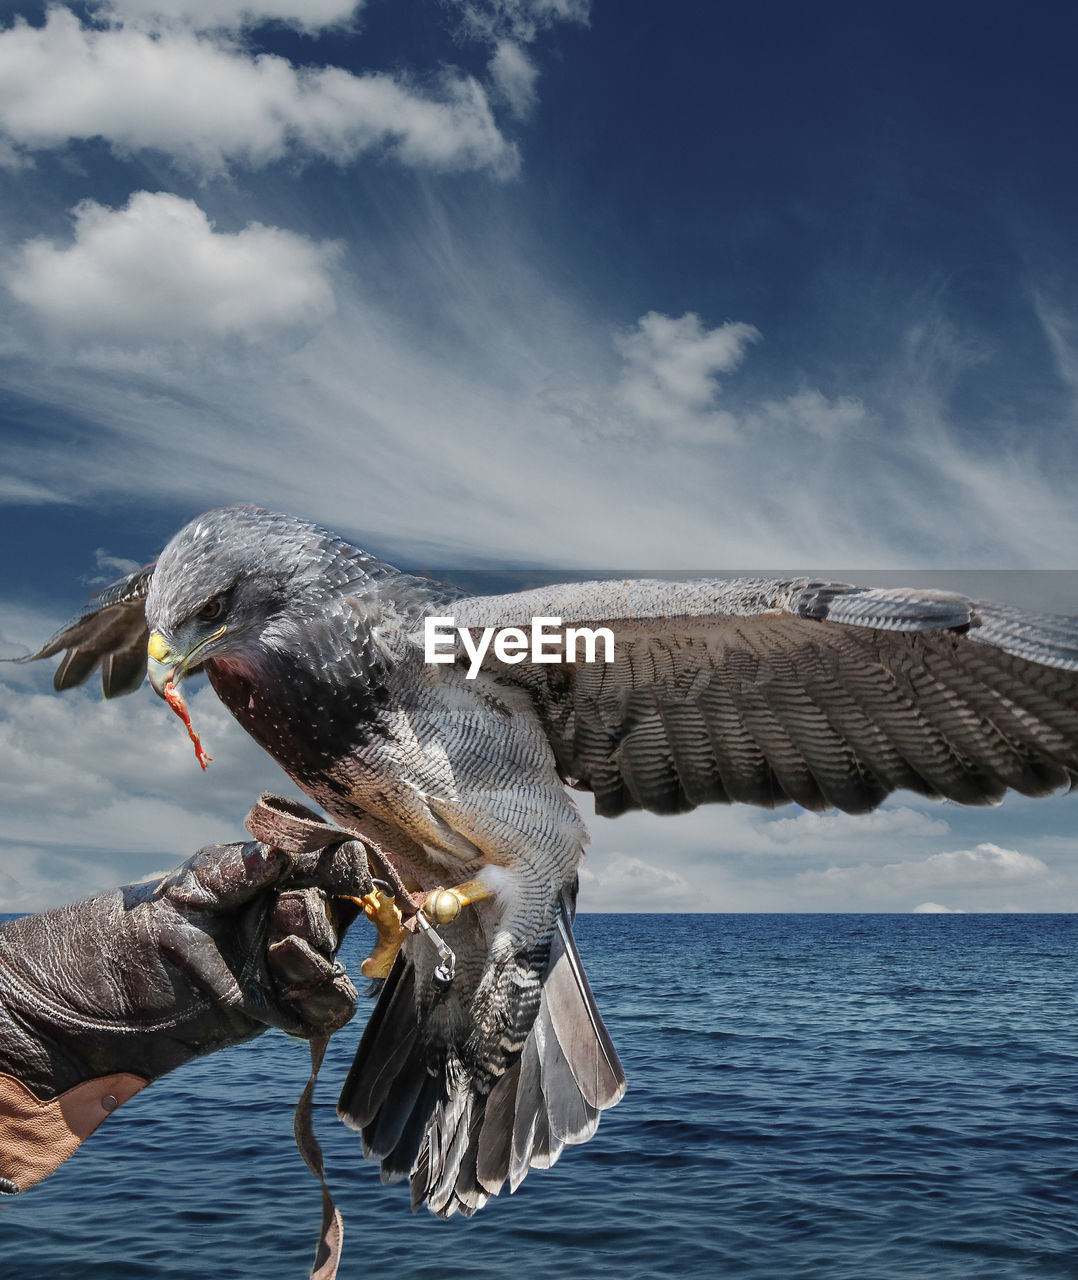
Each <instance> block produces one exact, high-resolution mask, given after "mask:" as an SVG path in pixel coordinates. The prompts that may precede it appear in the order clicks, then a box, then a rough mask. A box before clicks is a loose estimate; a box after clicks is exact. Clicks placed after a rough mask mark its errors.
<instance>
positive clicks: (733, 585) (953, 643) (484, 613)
mask: <svg viewBox="0 0 1078 1280" xmlns="http://www.w3.org/2000/svg"><path fill="white" fill-rule="evenodd" d="M434 615H437V616H447V615H448V616H452V618H453V619H454V621H455V623H456V625H457V626H458V627H461V628H464V629H467V630H468V631H469V633H471V632H475V633H478V632H479V631H481V630H482V629H483V628H487V627H495V628H505V627H518V628H525V629H526V628H527V627H528V626H529V624H530V622H531V620H532V619H533V618H535V617H547V618H549V617H556V618H560V619H562V621H563V623H564V624H565V625H570V624H573V625H577V624H579V625H587V626H589V627H606V628H609V629H610V631H611V633H612V636H613V639H614V652H613V660H612V661H609V662H608V661H600V660H598V654H596V655H594V657H595V660H593V661H576V662H568V661H562V662H551V661H545V662H544V661H537V660H535V655H534V654H533V655H531V656H528V655H525V656H524V657H523V660H507V659H506V657H505V655H504V654H503V655H502V656H499V654H498V653H497V651H496V650H495V649H493V648H492V649H488V651H487V653H486V655H485V657H484V659H483V663H482V668H481V670H479V671H478V673H477V674H476V676H475V678H474V679H471V678H469V671H468V668H469V665H470V661H471V660H470V658H468V657H467V656H466V655H463V654H462V655H461V660H460V661H451V662H448V663H438V664H436V663H432V662H429V661H426V660H425V653H424V641H423V635H424V620H425V619H427V618H430V617H432V616H434ZM147 644H148V648H149V655H150V657H149V672H150V680H151V683H152V684H153V686H154V688H155V689H156V690H157V691H158V692H159V693H166V692H167V691H168V690H169V689H170V688H171V687H173V686H174V684H175V683H178V682H179V681H180V679H181V678H182V677H184V676H185V675H188V674H190V673H191V672H193V671H196V670H201V671H204V672H205V674H206V675H207V676H208V678H209V681H210V683H211V685H212V686H213V688H214V690H215V691H216V693H217V695H218V697H219V698H220V699H221V701H222V702H224V704H225V705H226V707H228V709H229V710H230V711H231V712H232V714H233V715H234V716H235V718H236V719H237V720H238V721H239V722H240V724H241V725H242V726H243V727H244V729H246V730H247V732H248V733H249V734H250V735H251V736H252V737H253V738H254V739H255V740H256V741H257V742H258V743H259V744H260V745H261V746H262V747H264V748H265V749H266V750H267V751H268V752H269V753H270V755H272V756H273V757H274V759H275V760H277V761H278V763H280V764H281V765H282V766H283V767H284V769H285V770H286V771H287V772H288V773H289V774H290V776H291V777H292V778H293V779H294V780H295V782H296V783H297V784H298V785H299V786H300V787H301V788H302V789H303V790H304V791H305V792H306V793H307V794H308V795H309V796H310V797H311V798H313V799H314V800H315V801H316V802H317V803H319V804H320V805H321V806H323V807H324V808H325V809H326V810H327V811H328V812H329V813H330V814H331V815H332V816H333V817H334V818H336V819H337V820H338V821H339V822H340V823H341V824H342V825H345V826H347V827H348V828H350V829H352V830H354V831H357V832H358V833H360V834H361V835H365V836H367V837H368V838H370V839H371V840H373V841H374V842H376V843H377V845H378V846H379V847H380V848H381V849H382V850H383V851H385V853H386V854H387V856H388V857H389V858H391V859H392V861H393V863H394V865H395V867H396V868H397V869H398V871H399V872H400V874H401V875H402V876H403V877H404V879H405V882H406V883H408V884H409V885H410V886H411V887H412V888H413V889H414V890H416V891H428V890H429V891H434V890H438V889H444V888H451V887H452V886H455V885H458V884H461V883H467V884H470V885H472V886H476V885H478V886H479V890H478V892H475V893H473V894H472V895H471V896H470V897H469V896H464V897H462V899H461V900H462V901H466V902H467V903H468V905H466V906H465V907H464V908H463V909H462V910H461V911H460V913H459V915H458V916H457V918H456V919H454V920H452V921H451V922H449V923H446V924H445V925H444V926H440V928H441V934H442V938H443V941H444V943H445V944H447V945H448V946H449V947H450V948H451V950H452V951H453V953H454V954H455V957H456V971H455V973H454V975H453V976H452V980H451V981H446V980H445V978H446V975H445V973H444V972H440V971H439V956H438V952H437V951H436V949H435V948H434V947H432V946H430V945H429V940H427V939H425V938H424V937H423V936H422V931H419V932H417V933H416V934H414V935H409V936H408V937H407V939H406V941H405V942H404V945H403V948H402V950H401V952H400V955H399V956H398V958H397V960H396V963H395V964H394V966H393V968H392V971H391V972H390V974H389V977H388V979H387V980H386V982H385V983H384V985H383V988H382V991H381V994H380V998H379V1002H378V1004H377V1005H376V1007H375V1009H374V1011H373V1013H372V1015H371V1018H370V1021H369V1023H368V1026H367V1028H366V1031H365V1032H364V1035H363V1037H362V1041H361V1044H360V1048H359V1051H358V1053H357V1057H356V1060H355V1063H354V1064H353V1067H352V1070H351V1073H350V1075H349V1078H348V1081H347V1083H346V1085H345V1087H344V1091H343V1093H342V1095H341V1100H340V1103H339V1114H340V1115H341V1116H342V1118H343V1119H345V1120H346V1121H347V1122H348V1123H350V1124H352V1125H353V1126H354V1127H356V1128H359V1129H360V1130H361V1132H362V1135H363V1141H364V1149H365V1151H366V1153H367V1154H368V1155H369V1156H370V1157H372V1158H374V1159H377V1160H380V1161H381V1164H382V1172H383V1178H384V1179H385V1180H387V1181H391V1180H396V1179H403V1178H408V1179H409V1180H410V1182H411V1188H412V1198H413V1204H415V1205H418V1204H421V1203H425V1204H427V1205H428V1206H429V1207H430V1208H431V1209H432V1210H433V1211H434V1212H436V1213H438V1214H441V1215H443V1216H449V1215H450V1214H453V1213H456V1212H461V1213H464V1214H470V1213H473V1212H474V1211H475V1210H476V1209H477V1208H478V1207H480V1206H481V1205H482V1204H483V1203H484V1202H485V1201H486V1199H487V1198H488V1197H489V1196H490V1195H493V1194H496V1193H497V1192H498V1191H499V1189H500V1188H501V1187H502V1186H503V1185H504V1183H505V1182H506V1181H508V1182H509V1184H510V1187H511V1188H513V1189H515V1187H516V1186H517V1185H518V1183H519V1182H520V1180H521V1179H522V1178H523V1177H524V1175H525V1174H526V1172H527V1171H528V1169H529V1168H530V1167H547V1166H549V1165H550V1164H552V1163H553V1162H554V1160H555V1159H557V1157H558V1155H559V1154H560V1152H561V1150H562V1148H563V1147H564V1146H565V1145H567V1144H572V1143H577V1142H582V1141H585V1140H587V1138H588V1137H590V1136H591V1134H592V1133H593V1132H594V1130H595V1127H596V1125H597V1123H598V1117H599V1113H600V1111H601V1110H603V1109H604V1108H605V1107H607V1106H609V1105H611V1104H612V1103H614V1102H616V1101H617V1100H618V1099H619V1098H620V1097H621V1094H622V1092H623V1090H624V1076H623V1074H622V1070H621V1066H620V1064H619V1062H618V1058H617V1055H616V1053H615V1051H614V1048H613V1046H612V1044H611V1042H610V1039H609V1036H608V1035H607V1032H606V1030H605V1028H604V1026H603V1023H602V1020H601V1018H600V1016H599V1014H598V1011H597V1010H596V1008H595V1004H594V1001H593V999H592V995H591V992H590V990H589V988H588V984H587V980H586V978H585V976H584V973H583V969H582V967H581V964H580V959H579V956H578V953H577V950H576V947H575V944H574V942H573V935H572V928H571V923H572V914H573V908H574V903H575V895H576V873H577V867H578V864H579V862H580V859H581V857H582V855H583V852H584V847H585V844H586V841H587V835H586V831H585V828H584V825H583V822H582V820H581V818H580V816H579V814H578V811H577V808H576V806H575V804H574V803H573V801H572V800H571V798H570V796H569V794H568V792H567V790H566V785H568V786H569V787H571V788H575V789H577V790H580V791H590V792H592V794H593V796H594V801H595V808H596V810H597V812H598V813H599V814H602V815H605V816H608V817H612V816H616V815H618V814H621V813H624V812H626V811H627V810H633V809H646V810H651V811H653V812H656V813H676V812H683V811H686V810H689V809H692V808H695V807H696V806H697V805H701V804H705V803H710V802H723V803H729V802H746V803H750V804H756V805H764V806H768V807H774V806H777V805H782V804H786V803H789V802H795V803H797V804H799V805H802V806H803V807H805V808H806V809H810V810H813V811H821V810H825V809H829V808H837V809H841V810H844V811H846V812H848V813H864V812H867V811H869V810H871V809H874V808H875V807H876V806H877V805H879V804H880V803H881V801H882V800H883V799H884V798H885V797H886V796H887V795H889V794H890V793H892V792H893V791H895V790H897V789H899V788H908V789H910V790H913V791H915V792H919V793H920V794H922V795H926V796H932V797H938V798H946V799H949V800H953V801H957V802H959V803H962V804H993V803H996V802H998V801H999V800H1000V799H1001V798H1002V797H1003V795H1004V793H1005V792H1006V791H1007V790H1008V788H1013V789H1014V790H1016V791H1019V792H1022V793H1024V794H1026V795H1031V796H1040V795H1045V794H1048V793H1050V792H1053V791H1055V790H1058V789H1059V788H1061V787H1065V786H1068V785H1071V784H1073V782H1074V780H1075V777H1076V776H1078V619H1071V618H1062V617H1053V616H1032V615H1028V614H1023V613H1021V612H1019V611H1017V610H1015V609H1012V608H1009V607H1006V606H1001V605H994V604H988V603H981V602H974V601H971V600H968V599H966V598H965V597H963V596H960V595H955V594H951V593H947V592H940V591H917V590H914V589H909V590H905V589H903V590H873V589H865V588H857V587H851V586H848V585H845V584H841V583H832V582H826V581H817V580H812V579H808V578H796V579H785V580H768V579H743V580H719V579H701V580H694V581H686V582H666V581H648V580H627V581H607V582H584V583H573V584H569V585H562V586H551V587H543V588H540V589H538V590H531V591H524V592H519V593H515V594H508V595H501V596H470V595H467V594H466V593H464V592H462V591H459V590H457V589H455V588H453V587H449V586H446V585H443V584H439V583H436V582H432V581H428V580H425V579H423V578H419V577H413V576H410V575H408V574H404V573H400V572H398V571H397V570H395V569H393V568H391V567H390V566H388V565H386V564H383V563H381V562H379V561H378V560H376V559H374V558H373V557H372V556H370V555H367V554H365V553H364V552H362V551H360V550H358V549H357V548H355V547H354V546H351V545H350V544H349V543H348V542H346V541H344V540H343V539H341V538H339V537H337V536H335V535H334V534H332V533H330V532H327V531H326V530H325V529H322V528H320V527H318V526H316V525H314V524H311V523H308V522H307V521H304V520H299V519H295V518H293V517H290V516H286V515H280V514H275V513H272V512H268V511H263V510H259V509H256V508H251V507H230V508H225V509H223V510H218V511H212V512H209V513H208V514H206V515H204V516H201V517H200V518H199V519H197V520H195V521H193V522H192V523H191V524H189V525H187V526H186V527H185V528H184V529H182V530H181V531H180V532H179V533H178V534H177V535H176V536H175V537H174V538H173V539H172V541H171V542H170V543H169V544H168V546H167V547H166V548H165V550H164V551H163V552H162V554H161V556H160V557H159V559H158V560H157V562H156V565H153V566H148V567H147V568H146V569H143V570H141V571H140V572H139V573H137V574H135V575H133V576H132V577H131V578H129V579H126V580H125V581H124V582H122V583H118V584H116V585H115V586H114V587H112V588H109V589H108V590H107V591H105V592H104V593H103V594H102V595H101V596H100V597H99V598H98V599H97V600H96V601H95V602H93V603H92V604H91V605H90V606H89V607H88V609H87V610H86V611H84V613H83V615H81V616H80V617H79V618H78V619H76V620H75V621H74V622H73V623H72V624H71V625H70V626H68V627H67V628H65V629H64V630H63V631H61V632H60V633H58V635H57V636H55V637H54V638H53V639H52V640H51V641H50V642H49V643H48V644H46V645H45V647H44V648H43V649H41V650H40V652H39V653H37V654H34V655H32V657H34V658H38V657H45V656H48V655H51V654H55V653H58V652H60V651H61V650H66V651H67V652H66V657H65V658H64V660H63V661H62V663H61V665H60V667H59V669H58V670H57V673H56V678H55V684H56V687H57V688H58V689H63V688H66V687H68V686H70V685H73V684H77V683H80V682H81V681H83V680H85V679H86V678H87V676H88V675H89V674H90V673H91V672H92V671H93V670H94V669H95V668H96V666H98V665H101V666H102V668H103V682H104V687H105V692H106V694H107V695H111V694H119V693H127V692H130V691H131V690H132V689H134V688H136V687H137V686H138V684H139V683H140V682H141V673H142V670H143V658H142V655H143V653H144V647H145V646H146V645H147ZM563 656H567V655H563ZM520 657H521V655H520V654H517V655H516V658H517V659H520ZM656 856H657V857H659V856H661V855H658V854H657V855H656ZM472 898H474V899H475V900H472Z"/></svg>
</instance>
